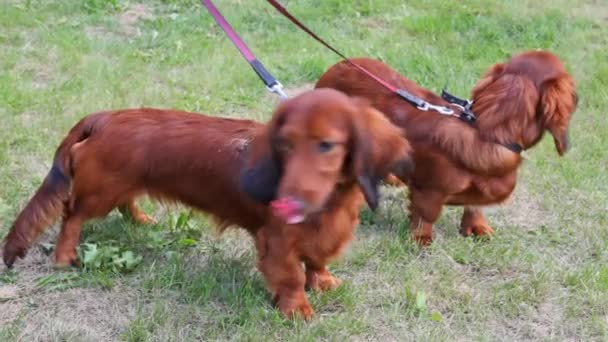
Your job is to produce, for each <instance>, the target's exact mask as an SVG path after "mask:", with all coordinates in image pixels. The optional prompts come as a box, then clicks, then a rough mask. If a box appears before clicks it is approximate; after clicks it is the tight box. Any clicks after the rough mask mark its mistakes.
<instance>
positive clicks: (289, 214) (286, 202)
mask: <svg viewBox="0 0 608 342" xmlns="http://www.w3.org/2000/svg"><path fill="white" fill-rule="evenodd" d="M306 207H307V205H306V203H305V202H304V201H302V200H299V199H297V198H295V197H293V196H287V197H281V198H279V199H277V200H274V201H272V202H271V203H270V209H271V211H272V213H273V214H274V215H275V216H277V217H279V218H281V219H283V220H285V222H286V223H287V224H298V223H301V222H303V221H304V220H305V219H306Z"/></svg>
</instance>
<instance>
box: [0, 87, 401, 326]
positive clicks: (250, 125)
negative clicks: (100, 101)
mask: <svg viewBox="0 0 608 342" xmlns="http://www.w3.org/2000/svg"><path fill="white" fill-rule="evenodd" d="M386 147H388V148H386ZM409 152H410V147H409V144H408V142H407V141H406V140H405V139H404V137H403V135H402V132H401V130H400V129H399V128H398V127H396V126H394V125H392V124H391V123H390V121H389V120H387V119H386V118H385V117H384V116H383V115H382V113H380V112H378V111H376V110H375V109H373V108H372V107H371V106H369V104H367V103H365V102H364V101H358V100H356V99H352V98H349V97H348V96H346V95H344V94H342V93H340V92H338V91H336V90H332V89H323V90H313V91H310V92H307V93H304V94H302V95H300V96H298V97H296V98H293V99H291V100H288V101H285V102H283V103H282V104H280V105H279V106H278V107H277V109H276V110H275V112H274V114H273V117H272V119H271V120H270V122H269V123H268V124H265V125H264V124H260V123H256V122H254V121H250V120H233V119H222V118H213V117H208V116H204V115H200V114H195V113H187V112H180V111H173V110H158V109H129V110H121V111H114V112H101V113H96V114H92V115H89V116H87V117H85V118H84V119H82V120H81V121H80V122H78V123H77V124H76V125H75V126H74V127H73V128H72V129H71V131H70V132H69V133H68V135H67V136H66V137H65V138H64V140H63V142H62V143H61V145H60V146H59V148H58V149H57V152H56V154H55V159H54V162H53V165H52V168H51V170H50V171H49V173H48V175H47V176H46V178H45V180H44V182H43V184H42V185H41V186H40V188H39V189H38V191H37V192H36V194H35V195H34V197H33V198H32V199H31V200H30V202H29V203H28V204H27V205H26V207H25V208H24V209H23V211H22V212H21V213H20V214H19V216H18V217H17V219H16V221H15V223H14V224H13V226H12V228H11V230H10V232H9V234H8V236H7V237H6V244H5V247H4V253H3V258H4V262H5V264H6V265H7V266H9V267H10V266H12V264H13V263H14V261H15V259H16V258H17V257H23V256H24V255H25V253H26V251H27V249H28V248H29V247H30V246H31V244H32V243H33V242H34V241H35V239H36V238H37V237H38V236H39V235H40V234H41V232H42V231H43V230H44V229H45V228H46V227H47V226H49V225H50V224H51V223H52V222H53V221H55V220H56V219H57V218H59V217H63V222H62V225H61V232H60V234H59V238H58V241H57V248H56V251H55V262H56V263H57V264H59V265H70V264H74V263H77V254H76V247H77V245H78V242H79V236H80V230H81V225H82V224H83V223H84V222H85V221H87V220H89V219H91V218H94V217H103V216H106V215H107V214H108V213H109V212H110V211H111V210H112V209H113V208H119V209H120V211H121V212H122V213H123V214H124V215H127V216H129V217H131V218H133V219H134V220H135V221H137V222H141V223H147V222H150V220H151V219H150V218H148V216H146V215H145V214H144V213H143V212H142V211H140V210H139V209H138V207H137V206H136V205H135V202H134V201H135V199H136V198H137V197H139V196H142V195H149V196H150V197H152V198H155V199H160V200H169V201H176V202H181V203H184V204H186V205H189V206H192V207H194V208H197V209H199V210H201V211H203V212H206V213H208V214H211V215H212V216H213V217H214V218H215V219H216V220H217V221H218V223H219V226H220V228H221V229H225V228H227V227H228V226H232V225H236V226H240V227H242V228H244V229H246V230H247V231H248V232H249V233H251V235H252V236H253V238H254V240H255V245H256V248H257V255H258V268H259V270H260V271H261V272H262V274H263V276H264V278H265V280H266V282H267V285H268V287H269V289H270V291H271V292H272V295H273V297H274V301H275V303H276V305H277V306H278V308H279V309H280V310H281V312H282V313H283V314H284V315H286V316H287V317H291V316H292V315H294V314H296V315H301V316H303V317H304V318H310V317H311V316H312V314H313V310H312V308H311V306H310V304H309V303H308V301H307V299H306V295H305V292H304V289H305V287H309V288H312V289H316V290H327V289H331V288H333V287H335V286H337V285H338V284H339V281H338V279H336V278H334V277H333V276H332V275H331V274H330V273H329V272H328V270H327V268H326V265H327V263H328V262H329V261H330V260H332V259H334V258H335V257H336V256H338V255H339V254H340V252H341V251H342V249H343V248H344V247H345V245H346V244H347V243H348V242H349V241H350V240H351V239H352V237H353V232H354V230H355V228H356V226H357V224H358V214H359V210H360V207H361V206H362V204H363V202H364V199H366V200H367V203H368V204H369V205H370V206H371V207H372V208H374V207H375V206H376V205H377V201H378V192H377V186H378V183H379V182H380V181H381V180H382V179H383V178H384V177H386V176H387V175H388V174H389V173H396V174H398V175H401V176H403V177H406V176H407V173H408V172H411V171H412V169H413V165H412V160H411V157H410V154H409ZM269 204H270V205H269ZM302 263H303V264H304V265H305V269H304V268H302Z"/></svg>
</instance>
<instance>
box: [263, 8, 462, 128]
mask: <svg viewBox="0 0 608 342" xmlns="http://www.w3.org/2000/svg"><path fill="white" fill-rule="evenodd" d="M267 1H268V2H269V3H270V4H271V5H272V6H273V7H274V8H275V9H276V10H277V11H278V12H279V13H281V14H282V15H283V16H285V17H286V18H287V19H289V20H290V21H291V22H292V23H294V24H295V25H296V26H298V27H299V28H300V29H301V30H303V31H304V32H306V33H308V35H310V36H311V37H313V38H314V39H315V40H316V41H318V42H319V43H321V44H323V46H325V47H326V48H328V49H330V50H331V51H333V52H334V53H335V54H336V55H338V56H340V57H342V59H344V60H345V61H346V62H347V63H348V64H350V65H351V66H353V67H355V68H356V69H358V70H359V71H361V72H363V73H364V74H366V75H367V76H368V77H370V78H372V79H373V80H375V81H376V82H378V83H379V84H380V85H382V86H383V87H384V88H386V89H388V90H390V91H391V92H393V93H395V94H397V95H398V96H399V97H401V98H402V99H404V100H405V101H407V102H409V103H410V104H412V105H413V106H415V107H416V108H418V109H419V110H422V111H428V110H434V111H436V112H438V113H440V114H443V115H450V116H456V117H460V116H459V115H457V114H455V113H454V110H452V109H451V108H448V107H444V106H436V105H432V104H430V103H428V102H427V101H426V100H424V99H422V98H420V97H418V96H416V95H414V94H412V93H410V92H408V91H407V90H405V89H399V88H396V87H394V86H393V85H392V84H390V83H388V82H386V81H385V80H383V79H381V78H380V77H378V76H376V75H374V74H373V73H371V72H370V71H369V70H367V69H365V68H364V67H362V66H360V65H359V64H357V63H355V62H353V61H351V60H350V59H349V58H348V57H346V56H345V55H344V54H342V53H341V52H340V51H338V50H336V49H335V48H334V47H332V46H331V45H330V44H329V43H327V42H326V41H325V40H323V39H322V38H321V37H319V36H318V35H316V34H315V33H314V32H312V31H311V30H310V29H309V28H308V27H306V26H305V25H304V24H302V23H301V22H300V21H299V20H298V19H297V18H295V17H294V16H293V15H291V13H289V11H287V9H286V8H285V7H283V5H281V4H280V3H279V2H278V1H276V0H267Z"/></svg>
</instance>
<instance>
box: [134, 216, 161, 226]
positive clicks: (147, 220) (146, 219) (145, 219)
mask: <svg viewBox="0 0 608 342" xmlns="http://www.w3.org/2000/svg"><path fill="white" fill-rule="evenodd" d="M133 221H135V223H137V224H141V225H150V224H155V223H156V220H155V219H153V218H152V217H151V216H148V215H146V214H143V213H141V214H139V215H137V216H135V217H133Z"/></svg>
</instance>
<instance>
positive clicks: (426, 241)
mask: <svg viewBox="0 0 608 342" xmlns="http://www.w3.org/2000/svg"><path fill="white" fill-rule="evenodd" d="M412 240H414V242H416V244H417V245H418V246H420V247H428V246H430V245H431V243H433V236H432V235H429V234H424V233H423V234H416V233H412Z"/></svg>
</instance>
